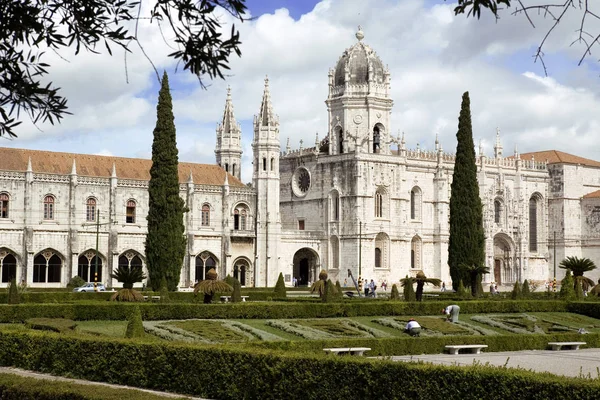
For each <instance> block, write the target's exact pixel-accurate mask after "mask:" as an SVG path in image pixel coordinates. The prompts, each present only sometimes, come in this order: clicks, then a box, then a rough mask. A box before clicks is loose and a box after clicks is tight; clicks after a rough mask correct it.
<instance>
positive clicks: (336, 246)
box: [329, 236, 340, 269]
mask: <svg viewBox="0 0 600 400" xmlns="http://www.w3.org/2000/svg"><path fill="white" fill-rule="evenodd" d="M329 243H330V247H331V264H330V266H331V268H332V269H338V268H339V267H340V265H339V264H340V240H339V239H338V238H337V236H332V237H331V239H330V240H329Z"/></svg>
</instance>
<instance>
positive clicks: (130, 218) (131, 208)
mask: <svg viewBox="0 0 600 400" xmlns="http://www.w3.org/2000/svg"><path fill="white" fill-rule="evenodd" d="M135 208H136V204H135V200H129V201H128V202H127V209H126V210H125V223H127V224H135Z"/></svg>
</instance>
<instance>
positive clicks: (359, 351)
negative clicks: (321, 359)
mask: <svg viewBox="0 0 600 400" xmlns="http://www.w3.org/2000/svg"><path fill="white" fill-rule="evenodd" d="M370 350H371V348H370V347H335V348H329V349H323V351H325V352H327V353H331V354H338V355H344V354H350V355H351V356H362V355H364V352H365V351H370Z"/></svg>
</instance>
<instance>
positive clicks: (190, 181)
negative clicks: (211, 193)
mask: <svg viewBox="0 0 600 400" xmlns="http://www.w3.org/2000/svg"><path fill="white" fill-rule="evenodd" d="M187 183H194V175H193V174H192V170H191V169H190V176H189V178H188V181H187Z"/></svg>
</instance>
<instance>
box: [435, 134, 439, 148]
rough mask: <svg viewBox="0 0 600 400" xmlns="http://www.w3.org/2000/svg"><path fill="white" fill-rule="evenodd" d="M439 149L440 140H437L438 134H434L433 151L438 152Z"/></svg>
mask: <svg viewBox="0 0 600 400" xmlns="http://www.w3.org/2000/svg"><path fill="white" fill-rule="evenodd" d="M439 148H440V140H439V138H438V133H437V132H436V134H435V149H436V150H438V149H439Z"/></svg>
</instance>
